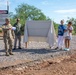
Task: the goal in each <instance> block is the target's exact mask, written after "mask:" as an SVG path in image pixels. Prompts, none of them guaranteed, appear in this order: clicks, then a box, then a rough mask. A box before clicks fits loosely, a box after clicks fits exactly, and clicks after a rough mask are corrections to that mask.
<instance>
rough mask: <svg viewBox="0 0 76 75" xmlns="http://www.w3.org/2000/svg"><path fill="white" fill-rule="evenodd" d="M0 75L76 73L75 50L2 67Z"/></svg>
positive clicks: (71, 74)
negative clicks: (61, 54)
mask: <svg viewBox="0 0 76 75" xmlns="http://www.w3.org/2000/svg"><path fill="white" fill-rule="evenodd" d="M0 75H76V51H74V54H72V55H70V56H67V57H55V58H53V59H48V60H43V61H34V62H31V63H28V64H23V65H18V66H12V67H9V68H3V69H1V70H0Z"/></svg>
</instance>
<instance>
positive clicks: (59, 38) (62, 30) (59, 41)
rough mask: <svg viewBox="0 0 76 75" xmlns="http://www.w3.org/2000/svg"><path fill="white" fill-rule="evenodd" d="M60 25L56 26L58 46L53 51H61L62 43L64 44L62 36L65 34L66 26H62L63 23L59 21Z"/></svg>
mask: <svg viewBox="0 0 76 75" xmlns="http://www.w3.org/2000/svg"><path fill="white" fill-rule="evenodd" d="M60 23H61V24H60V25H59V26H58V35H57V37H58V46H57V47H56V48H55V49H60V50H62V48H63V42H64V37H63V35H64V32H65V29H66V26H65V25H64V21H63V20H61V21H60Z"/></svg>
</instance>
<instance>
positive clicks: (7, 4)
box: [7, 0, 9, 14]
mask: <svg viewBox="0 0 76 75" xmlns="http://www.w3.org/2000/svg"><path fill="white" fill-rule="evenodd" d="M7 11H8V14H9V1H8V0H7Z"/></svg>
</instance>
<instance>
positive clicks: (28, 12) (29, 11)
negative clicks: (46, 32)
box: [14, 4, 48, 24]
mask: <svg viewBox="0 0 76 75" xmlns="http://www.w3.org/2000/svg"><path fill="white" fill-rule="evenodd" d="M17 17H19V18H20V19H21V23H22V24H25V21H26V20H47V19H48V18H47V17H46V16H45V15H44V14H43V12H42V11H41V10H40V9H38V8H36V7H34V6H30V5H28V4H21V5H19V6H18V7H17V8H16V15H14V18H17Z"/></svg>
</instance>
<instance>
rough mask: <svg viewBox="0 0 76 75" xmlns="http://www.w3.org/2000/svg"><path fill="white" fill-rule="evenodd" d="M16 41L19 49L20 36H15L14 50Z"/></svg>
mask: <svg viewBox="0 0 76 75" xmlns="http://www.w3.org/2000/svg"><path fill="white" fill-rule="evenodd" d="M17 40H18V47H21V35H20V36H16V35H15V40H14V48H16V45H17Z"/></svg>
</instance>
